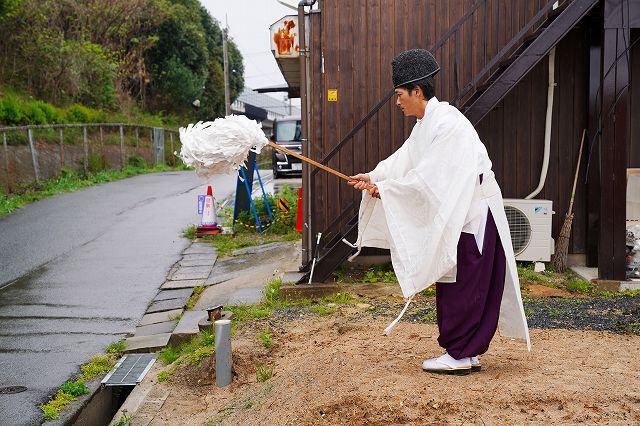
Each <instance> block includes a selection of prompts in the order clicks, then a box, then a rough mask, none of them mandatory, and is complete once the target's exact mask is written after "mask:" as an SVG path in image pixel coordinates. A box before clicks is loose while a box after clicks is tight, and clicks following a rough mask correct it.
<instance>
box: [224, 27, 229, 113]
mask: <svg viewBox="0 0 640 426" xmlns="http://www.w3.org/2000/svg"><path fill="white" fill-rule="evenodd" d="M228 38H229V27H228V24H227V26H225V28H224V30H223V31H222V55H223V56H224V115H225V116H226V115H230V114H231V94H230V92H229V50H228V49H227V39H228Z"/></svg>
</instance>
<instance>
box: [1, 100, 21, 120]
mask: <svg viewBox="0 0 640 426" xmlns="http://www.w3.org/2000/svg"><path fill="white" fill-rule="evenodd" d="M23 120H24V115H23V112H22V108H21V107H20V103H19V101H18V98H16V97H15V96H11V95H8V96H5V97H4V98H3V99H2V100H1V101H0V123H2V124H6V125H8V126H19V125H23V124H25V123H24V121H23Z"/></svg>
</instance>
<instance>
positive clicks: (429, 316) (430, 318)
mask: <svg viewBox="0 0 640 426" xmlns="http://www.w3.org/2000/svg"><path fill="white" fill-rule="evenodd" d="M417 314H418V315H419V316H420V319H421V320H422V321H424V322H428V323H435V322H436V320H437V318H436V312H435V311H434V310H433V309H422V310H420V311H419V312H417Z"/></svg>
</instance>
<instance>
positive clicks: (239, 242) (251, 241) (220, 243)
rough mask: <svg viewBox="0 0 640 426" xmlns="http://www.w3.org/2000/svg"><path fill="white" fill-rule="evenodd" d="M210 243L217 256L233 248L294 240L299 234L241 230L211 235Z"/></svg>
mask: <svg viewBox="0 0 640 426" xmlns="http://www.w3.org/2000/svg"><path fill="white" fill-rule="evenodd" d="M208 239H210V240H211V244H212V245H213V246H214V247H215V248H216V250H217V251H218V256H220V257H225V256H230V255H231V253H232V252H233V251H234V250H238V249H241V248H245V247H253V246H260V245H263V244H269V243H276V242H282V241H296V240H299V239H300V234H298V233H297V232H295V231H294V232H290V233H287V234H270V233H262V234H258V233H253V232H252V233H249V232H241V233H236V234H233V235H231V234H218V235H211V236H210V238H208Z"/></svg>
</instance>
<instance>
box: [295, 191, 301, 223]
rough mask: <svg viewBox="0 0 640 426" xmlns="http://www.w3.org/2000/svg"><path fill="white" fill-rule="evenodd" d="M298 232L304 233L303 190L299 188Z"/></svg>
mask: <svg viewBox="0 0 640 426" xmlns="http://www.w3.org/2000/svg"><path fill="white" fill-rule="evenodd" d="M296 232H302V188H298V213H297V215H296Z"/></svg>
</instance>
